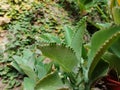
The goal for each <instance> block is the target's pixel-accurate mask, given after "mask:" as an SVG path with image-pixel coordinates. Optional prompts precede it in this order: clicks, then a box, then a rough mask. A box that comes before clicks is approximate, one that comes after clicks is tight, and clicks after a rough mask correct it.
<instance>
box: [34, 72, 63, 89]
mask: <svg viewBox="0 0 120 90" xmlns="http://www.w3.org/2000/svg"><path fill="white" fill-rule="evenodd" d="M62 87H64V85H63V83H62V81H61V79H60V78H59V76H58V74H57V72H55V73H51V74H49V75H47V76H46V77H44V78H43V79H42V80H39V81H38V83H37V84H36V86H35V90H59V89H60V88H62Z"/></svg>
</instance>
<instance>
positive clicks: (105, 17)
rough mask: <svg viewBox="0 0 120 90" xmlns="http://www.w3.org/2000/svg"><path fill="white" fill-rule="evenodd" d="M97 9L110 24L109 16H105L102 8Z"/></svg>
mask: <svg viewBox="0 0 120 90" xmlns="http://www.w3.org/2000/svg"><path fill="white" fill-rule="evenodd" d="M96 8H97V9H98V11H99V13H101V14H102V15H103V16H104V18H105V20H106V21H107V22H109V19H108V17H107V16H106V15H105V13H104V12H103V11H102V10H101V9H100V7H99V6H98V5H97V6H96Z"/></svg>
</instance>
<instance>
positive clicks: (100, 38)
mask: <svg viewBox="0 0 120 90" xmlns="http://www.w3.org/2000/svg"><path fill="white" fill-rule="evenodd" d="M119 36H120V26H113V27H110V28H109V29H107V30H100V31H98V32H96V33H95V34H94V35H93V37H92V42H91V51H90V52H89V61H88V68H89V78H90V77H91V74H92V72H93V70H94V69H95V67H96V65H97V63H98V62H99V60H100V58H101V56H102V55H103V54H104V52H105V51H106V50H107V49H108V48H109V47H110V46H111V44H112V43H113V42H114V41H115V40H116V38H117V37H119Z"/></svg>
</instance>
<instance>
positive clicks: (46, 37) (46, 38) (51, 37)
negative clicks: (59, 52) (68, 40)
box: [40, 33, 61, 43]
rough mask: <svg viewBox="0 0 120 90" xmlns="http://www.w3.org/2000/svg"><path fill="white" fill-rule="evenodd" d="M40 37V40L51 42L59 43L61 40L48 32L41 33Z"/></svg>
mask: <svg viewBox="0 0 120 90" xmlns="http://www.w3.org/2000/svg"><path fill="white" fill-rule="evenodd" d="M40 39H41V41H43V42H48V43H51V42H56V43H61V40H60V38H59V37H57V36H54V35H52V34H49V33H46V34H42V35H41V36H40Z"/></svg>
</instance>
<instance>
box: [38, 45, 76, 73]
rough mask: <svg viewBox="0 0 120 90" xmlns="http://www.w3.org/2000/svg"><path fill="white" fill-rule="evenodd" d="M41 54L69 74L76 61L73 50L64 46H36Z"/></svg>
mask: <svg viewBox="0 0 120 90" xmlns="http://www.w3.org/2000/svg"><path fill="white" fill-rule="evenodd" d="M38 48H39V49H40V50H41V51H42V53H43V54H44V55H45V56H47V57H48V58H50V59H51V60H54V61H56V62H57V63H58V64H59V65H60V66H61V67H62V68H63V69H64V70H65V71H67V72H71V71H72V70H74V68H75V67H76V65H77V63H78V60H77V58H76V56H75V53H74V52H73V50H71V49H70V48H68V47H65V45H56V44H54V43H52V44H50V45H46V46H38Z"/></svg>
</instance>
